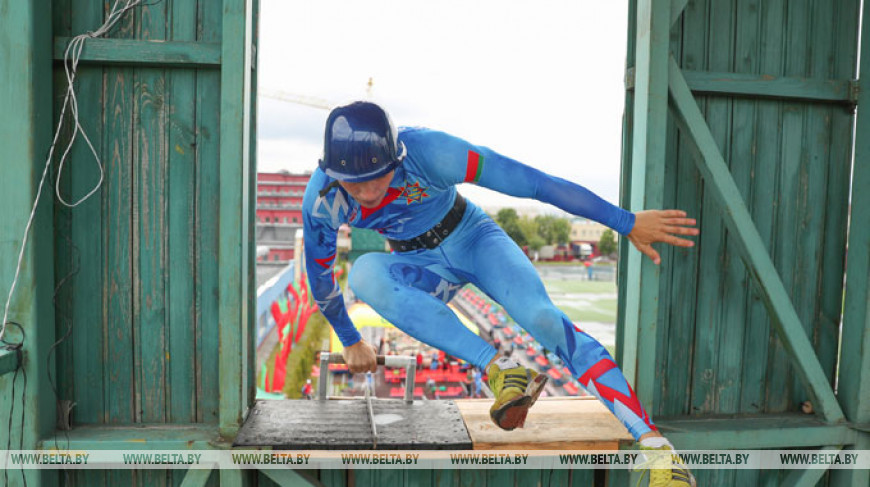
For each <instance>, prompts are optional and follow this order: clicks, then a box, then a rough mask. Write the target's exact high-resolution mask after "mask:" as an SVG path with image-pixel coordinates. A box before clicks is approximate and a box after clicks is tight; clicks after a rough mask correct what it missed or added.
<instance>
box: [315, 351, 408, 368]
mask: <svg viewBox="0 0 870 487" xmlns="http://www.w3.org/2000/svg"><path fill="white" fill-rule="evenodd" d="M324 355H325V356H326V357H327V361H328V363H330V364H346V363H347V362H345V361H344V356H343V355H342V354H340V353H329V352H320V356H321V360H322V357H323V356H324ZM376 359H377V362H378V365H383V366H385V367H390V368H399V367H405V366H406V365H408V363H409V362H413V363H414V364H415V365H416V363H417V359H416V357H411V356H409V355H377V356H376Z"/></svg>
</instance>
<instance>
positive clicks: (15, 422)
mask: <svg viewBox="0 0 870 487" xmlns="http://www.w3.org/2000/svg"><path fill="white" fill-rule="evenodd" d="M51 4H52V2H50V1H49V0H32V1H27V2H14V1H13V2H2V6H0V10H2V14H0V46H2V48H0V87H2V89H0V107H2V114H3V116H2V117H0V145H2V146H3V148H4V149H3V151H4V154H3V163H2V169H0V172H2V176H0V208H3V217H2V223H0V321H2V320H3V314H4V311H5V307H6V300H7V297H8V296H9V292H10V287H11V285H12V281H13V280H14V278H15V274H16V268H17V266H18V257H19V252H20V251H21V249H22V245H23V237H24V232H25V228H27V224H28V221H29V219H30V215H31V210H32V208H33V204H34V201H36V200H37V193H38V189H37V188H38V187H39V184H40V180H41V178H42V176H43V172H44V170H45V167H46V165H45V162H46V155H47V151H48V148H49V146H50V145H51V140H52V139H51V137H52V135H53V132H52V128H53V127H52V120H53V119H54V117H53V107H52V102H53V100H54V96H53V94H52V72H51V27H52V23H51V21H50V20H48V19H51V18H52V15H51V7H52V5H51ZM52 186H53V184H52V177H51V175H50V174H49V175H48V176H47V177H46V180H45V185H44V187H43V188H42V193H41V196H40V201H39V204H38V206H37V210H36V214H35V216H34V219H33V223H32V227H31V228H30V230H29V236H28V241H27V245H26V246H25V247H24V255H23V259H22V261H21V272H20V274H19V275H18V281H17V284H16V287H15V290H14V294H13V295H12V300H11V301H10V306H9V315H8V317H7V318H6V319H7V321H14V322H16V323H20V324H21V327H22V328H23V332H24V334H25V336H26V339H25V341H24V347H23V364H22V365H23V368H24V372H25V373H26V374H27V380H26V381H25V380H23V378H22V375H21V374H19V376H18V377H17V382H15V383H14V385H15V394H14V396H13V394H12V388H13V379H14V378H15V377H14V374H0V411H3V415H4V418H7V419H4V421H9V422H10V423H11V428H10V427H8V423H7V424H4V425H3V426H0V444H2V445H6V444H7V442H8V441H11V445H14V446H13V448H18V445H19V442H21V443H20V444H21V445H22V448H23V449H25V450H28V449H32V448H34V447H35V445H36V444H37V442H38V441H39V438H41V437H42V436H44V435H47V434H49V433H50V432H51V431H52V430H53V429H54V426H55V423H56V420H57V419H56V408H55V403H54V400H53V399H51V400H50V399H48V398H53V397H54V396H53V394H52V389H51V385H50V384H49V381H48V375H47V370H46V367H47V363H46V357H47V356H48V350H49V348H50V347H51V345H52V343H54V341H55V327H56V323H55V316H54V309H55V308H54V305H53V304H52V294H53V292H54V286H55V276H54V267H55V254H54V209H53V207H54V205H53V198H52V193H53V191H52ZM4 338H5V339H7V340H8V341H10V342H13V343H17V342H19V341H20V340H21V338H22V336H21V330H19V329H18V328H17V327H14V326H8V327H7V328H6V331H5V334H4ZM3 362H4V365H2V368H3V369H5V370H7V371H8V370H9V367H10V362H9V358H6V359H5V360H4V361H3ZM13 362H14V361H13ZM16 365H17V363H12V364H11V366H12V367H13V368H14V367H15V366H16ZM22 401H23V402H24V403H25V404H26V406H25V408H24V409H22V407H21V404H22ZM12 404H14V405H15V411H14V415H13V416H8V415H9V414H10V413H9V411H11V410H12ZM22 420H23V424H22ZM22 475H23V476H24V478H23V479H20V478H19V477H21V476H22ZM11 478H12V475H10V479H11ZM19 480H22V481H23V482H24V483H26V484H28V485H56V484H57V481H58V472H57V471H52V470H27V469H25V470H22V471H21V472H15V479H14V480H12V482H13V483H14V484H15V485H19V484H17V482H19Z"/></svg>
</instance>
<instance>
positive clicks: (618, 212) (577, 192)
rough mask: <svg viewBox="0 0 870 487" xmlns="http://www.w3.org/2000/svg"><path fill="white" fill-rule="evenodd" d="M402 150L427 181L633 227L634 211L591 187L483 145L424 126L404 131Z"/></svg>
mask: <svg viewBox="0 0 870 487" xmlns="http://www.w3.org/2000/svg"><path fill="white" fill-rule="evenodd" d="M406 137H407V139H408V141H409V142H410V143H409V144H408V150H409V151H411V150H413V151H414V152H415V153H416V154H415V155H416V157H418V158H420V159H422V160H424V161H426V164H425V166H426V167H425V170H426V171H427V173H428V176H429V178H430V179H431V180H432V182H433V183H435V184H438V185H439V186H442V187H447V186H449V185H455V184H459V183H463V182H465V183H473V184H477V185H480V186H483V187H485V188H489V189H492V190H495V191H498V192H500V193H504V194H507V195H511V196H517V197H519V198H533V199H536V200H538V201H542V202H544V203H549V204H551V205H553V206H556V207H558V208H560V209H562V210H565V211H567V212H568V213H571V214H573V215H578V216H582V217H584V218H588V219H590V220H594V221H597V222H598V223H601V224H603V225H606V226H608V227H610V228H612V229H614V230H616V231H617V232H619V233H620V234H621V235H628V234H629V233H630V232H631V229H632V228H634V213H631V212H630V211H626V210H623V209H622V208H619V207H618V206H615V205H612V204H610V203H608V202H607V201H605V200H604V199H602V198H601V197H600V196H598V195H596V194H595V193H593V192H592V191H589V190H588V189H586V188H584V187H583V186H580V185H579V184H575V183H572V182H571V181H567V180H565V179H562V178H558V177H555V176H550V175H549V174H546V173H544V172H542V171H539V170H537V169H535V168H532V167H529V166H526V165H525V164H522V163H520V162H518V161H515V160H513V159H511V158H509V157H505V156H503V155H501V154H499V153H498V152H495V151H494V150H491V149H489V148H488V147H483V146H477V145H473V144H470V143H468V142H466V141H464V140H462V139H460V138H458V137H454V136H452V135H449V134H446V133H444V132H438V131H434V130H428V129H415V130H411V131H409V132H408V133H407V134H406Z"/></svg>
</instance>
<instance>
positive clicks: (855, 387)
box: [831, 6, 870, 487]
mask: <svg viewBox="0 0 870 487" xmlns="http://www.w3.org/2000/svg"><path fill="white" fill-rule="evenodd" d="M865 7H866V6H865ZM861 20H862V22H861V37H860V39H861V49H860V52H861V58H860V60H859V75H858V80H859V81H858V83H859V87H860V91H861V92H863V93H867V92H868V90H870V12H868V10H867V9H866V8H864V9H863V18H862V19H861ZM865 112H867V113H865ZM857 117H858V118H857V121H856V125H855V139H854V143H855V149H854V150H855V154H854V155H855V160H854V166H853V173H852V195H851V203H852V210H851V224H850V225H849V242H848V249H849V258H848V259H847V261H846V293H845V294H846V295H845V301H844V308H843V327H842V339H841V340H842V342H841V343H842V346H841V349H840V360H839V372H838V387H837V398H838V399H839V400H840V404H842V405H843V411H844V412H845V413H846V417H847V418H848V419H849V421H851V422H852V423H861V424H864V425H866V424H867V423H870V225H867V223H866V222H867V217H866V216H865V214H864V213H863V212H864V211H866V208H867V205H870V105H868V106H866V107H865V106H862V105H861V104H860V103H859V105H858V112H857ZM850 449H854V450H867V449H870V433H868V432H867V430H863V431H862V432H861V434H860V437H859V439H858V441H857V443H856V444H855V445H854V446H852V447H849V448H847V450H850ZM831 485H843V486H851V487H858V486H862V487H865V486H867V485H870V470H833V471H832V472H831Z"/></svg>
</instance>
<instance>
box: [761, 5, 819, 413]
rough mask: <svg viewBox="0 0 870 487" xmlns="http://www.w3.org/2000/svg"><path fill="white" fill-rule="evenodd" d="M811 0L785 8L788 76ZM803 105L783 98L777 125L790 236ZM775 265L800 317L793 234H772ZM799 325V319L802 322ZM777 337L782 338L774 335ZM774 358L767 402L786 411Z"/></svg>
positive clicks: (783, 366) (795, 68)
mask: <svg viewBox="0 0 870 487" xmlns="http://www.w3.org/2000/svg"><path fill="white" fill-rule="evenodd" d="M810 14H811V12H810V0H798V1H794V2H789V3H788V6H787V10H786V16H785V17H784V18H785V19H786V22H787V25H786V44H785V56H784V57H785V67H784V69H785V71H784V73H785V74H786V75H788V76H803V75H805V74H806V65H807V53H808V42H809V40H808V39H807V37H808V36H807V33H808V31H809V24H810V20H809V17H810ZM806 110H807V107H806V106H805V105H804V104H803V103H785V104H784V105H783V113H782V121H781V128H780V130H782V146H781V147H780V151H781V152H782V161H781V164H780V166H779V176H778V177H779V188H780V196H779V198H780V200H779V205H778V206H777V208H778V211H779V213H778V215H777V230H776V232H777V235H778V236H785V235H794V236H797V235H798V234H797V232H799V231H800V228H799V225H800V221H801V215H800V213H799V208H798V203H799V202H798V198H799V193H800V188H801V185H802V184H803V181H802V179H801V175H800V171H801V160H802V158H803V157H804V154H806V149H807V147H806V144H807V141H806V139H805V137H804V135H805V134H804V126H805V122H806ZM776 246H777V248H776V260H775V261H774V263H775V264H776V268H777V269H778V270H779V273H780V277H781V279H782V283H783V285H784V287H785V290H786V292H787V293H788V295H789V298H790V299H791V302H792V303H796V304H795V305H794V306H795V317H796V318H797V320H796V321H795V323H797V322H799V321H800V318H801V315H800V314H798V308H799V306H800V305H801V304H802V303H800V302H799V301H797V295H796V292H797V288H798V286H799V284H800V281H799V278H800V276H799V272H798V269H796V268H795V267H796V265H797V258H798V255H799V254H798V251H797V247H798V246H797V245H796V240H795V239H794V238H777V239H776ZM801 327H803V324H801ZM779 338H780V340H781V339H782V337H779ZM774 357H775V358H776V362H775V363H774V368H773V369H772V371H773V373H774V374H775V375H773V376H772V377H771V380H770V385H769V389H770V391H771V392H770V393H769V398H768V406H769V407H771V410H772V411H787V410H789V409H790V406H792V407H793V406H794V405H793V401H794V399H793V397H794V395H795V393H796V392H797V391H796V390H795V386H797V387H799V384H798V383H796V382H795V381H794V377H793V374H792V373H791V370H792V365H791V363H790V362H789V361H788V353H787V351H786V350H785V349H784V348H783V347H782V346H778V347H777V349H776V352H775V354H774Z"/></svg>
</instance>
